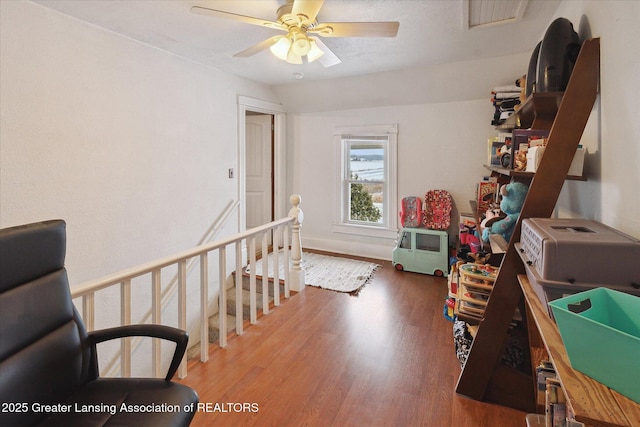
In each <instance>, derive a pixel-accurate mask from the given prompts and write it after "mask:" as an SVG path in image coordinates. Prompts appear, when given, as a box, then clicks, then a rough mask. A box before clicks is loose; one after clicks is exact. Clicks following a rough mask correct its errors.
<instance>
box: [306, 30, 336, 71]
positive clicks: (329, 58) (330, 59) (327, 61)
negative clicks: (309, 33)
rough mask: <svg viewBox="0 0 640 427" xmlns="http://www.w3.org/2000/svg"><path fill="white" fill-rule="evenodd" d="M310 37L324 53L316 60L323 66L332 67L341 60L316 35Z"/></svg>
mask: <svg viewBox="0 0 640 427" xmlns="http://www.w3.org/2000/svg"><path fill="white" fill-rule="evenodd" d="M311 38H312V39H313V40H314V41H315V42H316V44H317V45H318V47H319V48H320V50H322V51H323V52H324V55H322V56H321V57H320V58H318V62H319V63H321V64H322V66H323V67H325V68H328V67H332V66H334V65H337V64H339V63H341V62H342V61H340V58H338V57H337V56H336V54H335V53H333V52H332V51H331V49H329V48H328V47H327V45H326V44H324V43H323V42H322V40H320V39H319V38H317V37H311Z"/></svg>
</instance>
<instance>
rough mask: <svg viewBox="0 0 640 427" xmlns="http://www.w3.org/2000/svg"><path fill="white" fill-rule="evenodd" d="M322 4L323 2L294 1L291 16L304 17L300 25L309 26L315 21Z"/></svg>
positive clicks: (320, 0)
mask: <svg viewBox="0 0 640 427" xmlns="http://www.w3.org/2000/svg"><path fill="white" fill-rule="evenodd" d="M323 3H324V0H294V2H293V8H292V9H291V14H292V15H295V16H298V15H303V16H305V17H306V18H305V19H303V21H302V23H303V24H307V25H309V24H311V23H312V22H313V21H315V20H316V17H317V16H318V12H319V11H320V8H321V7H322V4H323Z"/></svg>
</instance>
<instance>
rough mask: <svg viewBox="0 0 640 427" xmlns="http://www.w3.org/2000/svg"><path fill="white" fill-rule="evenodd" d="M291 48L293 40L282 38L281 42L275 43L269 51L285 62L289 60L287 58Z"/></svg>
mask: <svg viewBox="0 0 640 427" xmlns="http://www.w3.org/2000/svg"><path fill="white" fill-rule="evenodd" d="M289 48H291V40H289V37H287V36H282V38H281V39H280V40H278V41H277V42H275V43H274V44H273V45H271V47H270V48H269V50H270V51H271V53H273V54H274V55H275V56H276V57H277V58H279V59H282V60H283V61H286V60H287V56H288V55H289Z"/></svg>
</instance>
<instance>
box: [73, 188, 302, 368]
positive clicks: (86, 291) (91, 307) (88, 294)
mask: <svg viewBox="0 0 640 427" xmlns="http://www.w3.org/2000/svg"><path fill="white" fill-rule="evenodd" d="M290 201H291V204H292V205H293V206H292V208H291V210H290V211H289V215H288V216H287V217H285V218H282V219H279V220H276V221H273V222H270V223H268V224H264V225H262V226H259V227H255V228H253V229H250V230H246V231H244V232H241V233H238V234H235V235H233V236H230V237H227V238H224V239H220V240H216V241H213V242H210V243H205V244H201V245H199V246H196V247H194V248H192V249H189V250H187V251H184V252H180V253H177V254H174V255H170V256H168V257H165V258H162V259H158V260H155V261H151V262H148V263H146V264H142V265H139V266H136V267H132V268H129V269H126V270H123V271H120V272H117V273H114V274H111V275H108V276H105V277H102V278H100V279H97V280H92V281H88V282H85V283H83V284H81V285H79V286H77V287H74V288H73V289H72V292H71V296H72V298H74V299H77V298H81V299H82V317H83V320H84V323H85V325H86V327H87V330H89V331H91V330H93V329H95V314H96V313H95V297H96V293H97V292H98V291H101V290H104V289H107V288H111V287H114V286H119V287H120V313H121V315H120V324H122V325H128V324H131V288H132V286H133V285H132V280H133V279H136V278H140V277H141V276H145V275H149V274H150V275H151V322H152V323H156V324H161V323H162V316H161V314H162V311H163V310H164V309H165V308H166V307H163V303H162V286H161V271H162V269H163V268H167V267H170V266H177V270H178V280H177V289H178V291H177V294H178V298H177V313H178V322H177V325H175V326H176V327H178V328H180V329H183V330H188V328H187V314H188V313H187V265H188V263H189V262H190V260H192V259H195V258H199V261H200V262H199V264H200V279H199V284H200V307H199V313H198V314H197V317H198V322H199V325H200V331H201V332H200V360H201V361H202V362H206V361H207V360H208V358H209V348H208V347H209V329H208V322H209V316H210V315H211V313H209V255H210V254H211V253H212V252H215V251H217V252H218V272H219V274H218V285H219V291H218V310H219V325H218V326H219V330H220V331H221V332H220V338H219V345H220V346H221V347H225V346H226V345H227V334H226V333H225V331H227V316H226V313H227V278H228V276H229V275H228V274H227V247H228V246H231V245H234V247H235V270H236V284H237V286H236V287H235V291H236V304H237V306H236V308H237V310H236V313H238V315H237V316H236V334H237V335H242V334H243V326H244V325H243V319H242V315H241V313H242V286H241V280H242V269H243V267H244V264H245V262H244V259H245V257H243V256H242V253H243V248H247V249H248V256H249V262H250V263H251V265H253V266H255V265H257V264H256V263H257V259H256V258H257V256H256V251H257V241H258V239H259V238H260V239H261V247H262V269H263V272H264V275H266V274H267V272H268V271H269V268H268V257H267V254H268V245H267V243H268V235H269V234H270V233H272V235H273V248H274V250H273V261H272V267H273V272H274V278H273V293H274V299H273V304H274V306H278V305H280V286H279V283H280V279H281V278H280V277H279V276H280V274H279V270H280V256H279V250H278V248H279V247H280V246H282V248H283V251H282V252H283V258H284V260H283V263H284V265H285V266H288V268H284V272H285V273H284V277H283V278H282V279H283V280H284V296H285V298H289V297H290V290H293V291H296V292H300V291H302V290H303V289H304V286H305V285H304V271H303V270H302V268H301V260H302V246H301V238H300V227H301V224H302V221H303V213H302V210H301V209H300V207H299V205H300V201H301V198H300V196H299V195H295V194H294V195H292V196H291V198H290ZM289 234H291V241H290V242H289V238H290V237H289ZM280 237H282V244H281V243H280ZM289 246H291V248H290V249H289ZM249 277H250V279H249V283H250V284H249V297H250V301H249V303H250V304H249V305H250V315H249V318H250V322H251V323H252V324H253V323H256V322H257V290H256V286H257V276H256V269H255V268H251V269H250V274H249ZM268 285H269V280H262V286H263V298H264V300H263V306H262V307H263V314H268V313H269V303H268V299H267V298H268ZM135 286H140V285H139V284H138V283H136V285H135ZM131 355H132V347H131V341H130V338H124V339H123V341H122V346H121V351H120V374H121V375H122V376H130V374H131ZM151 357H152V359H151V360H152V362H151V365H152V371H153V374H154V375H155V376H156V377H162V376H163V374H162V372H161V371H162V367H161V361H162V354H161V346H160V343H159V342H158V340H155V339H154V340H153V341H152V350H151ZM186 375H187V364H186V354H185V356H184V358H183V361H182V363H181V365H180V368H179V370H178V376H179V377H180V378H184V377H186Z"/></svg>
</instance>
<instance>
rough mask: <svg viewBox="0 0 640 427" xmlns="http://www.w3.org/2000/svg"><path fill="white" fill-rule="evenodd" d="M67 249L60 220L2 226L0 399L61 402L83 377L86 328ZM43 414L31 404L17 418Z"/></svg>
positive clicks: (22, 421)
mask: <svg viewBox="0 0 640 427" xmlns="http://www.w3.org/2000/svg"><path fill="white" fill-rule="evenodd" d="M65 251H66V224H65V222H64V221H62V220H53V221H46V222H40V223H34V224H28V225H24V226H18V227H11V228H5V229H2V230H0V399H1V400H2V402H36V403H41V404H47V403H54V402H60V401H62V399H64V398H65V396H68V395H69V394H70V393H71V392H72V391H73V390H75V389H77V388H78V387H79V386H80V385H82V384H84V383H85V382H86V381H87V377H88V374H87V372H88V367H87V366H86V365H87V361H88V360H89V358H88V357H87V356H88V354H89V352H88V350H89V349H87V348H86V331H85V330H84V326H83V325H82V322H81V321H80V320H79V318H78V315H77V312H76V310H75V308H74V306H73V302H72V300H71V293H70V290H69V284H68V279H67V272H66V270H65V268H64V260H65ZM29 409H31V408H29ZM44 415H46V414H38V413H34V412H33V411H31V410H29V412H28V413H27V414H24V416H25V417H26V418H21V419H20V424H24V425H26V424H31V423H33V422H34V421H37V419H38V418H40V417H42V416H44Z"/></svg>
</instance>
